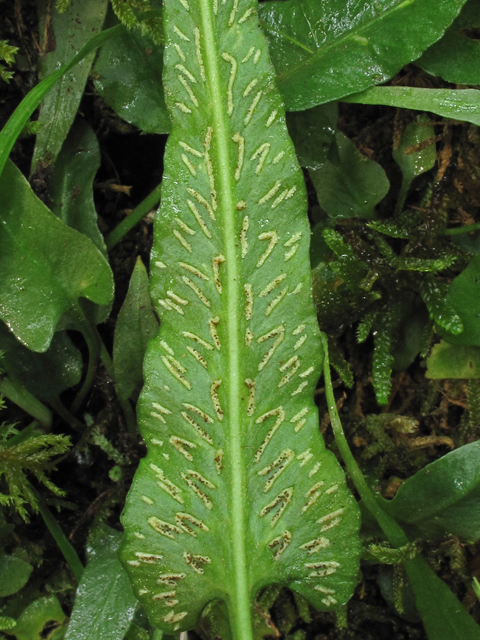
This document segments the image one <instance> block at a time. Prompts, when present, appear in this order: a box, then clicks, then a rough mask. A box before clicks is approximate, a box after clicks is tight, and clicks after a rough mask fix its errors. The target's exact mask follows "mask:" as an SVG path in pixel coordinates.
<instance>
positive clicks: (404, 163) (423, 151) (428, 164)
mask: <svg viewBox="0 0 480 640" xmlns="http://www.w3.org/2000/svg"><path fill="white" fill-rule="evenodd" d="M427 123H428V118H426V117H418V118H417V121H416V122H412V123H411V124H409V125H408V127H407V128H406V129H405V131H404V132H403V135H402V139H401V141H400V144H399V146H398V147H397V148H396V149H394V150H393V152H392V156H393V159H394V160H395V162H396V163H397V164H398V166H399V167H400V169H401V170H402V176H403V179H402V186H401V188H400V193H399V196H398V200H397V205H396V208H395V211H396V213H397V214H398V213H400V212H401V211H402V208H403V205H404V203H405V199H406V197H407V194H408V190H409V189H410V185H411V184H412V182H413V179H414V178H416V177H417V176H419V175H421V174H422V173H425V172H426V171H429V170H430V169H432V168H433V166H434V165H435V160H436V157H437V152H436V147H435V131H434V129H433V127H432V126H431V125H429V124H427Z"/></svg>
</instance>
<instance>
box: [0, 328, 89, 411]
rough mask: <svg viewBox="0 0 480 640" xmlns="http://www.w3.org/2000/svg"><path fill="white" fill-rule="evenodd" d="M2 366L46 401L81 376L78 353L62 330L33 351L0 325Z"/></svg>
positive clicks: (71, 384)
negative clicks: (45, 347)
mask: <svg viewBox="0 0 480 640" xmlns="http://www.w3.org/2000/svg"><path fill="white" fill-rule="evenodd" d="M0 351H2V352H3V357H2V358H1V361H2V367H3V368H4V369H5V371H6V373H7V374H13V375H14V376H15V377H16V378H18V379H19V380H21V382H22V384H23V386H24V387H25V388H26V389H27V390H28V391H30V393H32V394H33V395H34V396H36V397H37V398H40V400H44V401H47V402H52V400H53V401H54V400H55V399H58V397H59V395H60V394H61V393H62V392H63V391H65V390H66V389H69V388H70V387H73V386H75V385H76V384H78V383H79V382H80V379H81V377H82V356H81V354H80V352H79V350H78V349H77V348H76V347H74V346H73V344H72V342H71V340H70V338H69V337H68V336H67V334H66V333H65V332H63V331H61V332H59V333H56V334H55V335H54V337H53V340H52V343H51V345H50V348H49V349H48V350H47V351H46V352H45V353H35V352H34V351H30V349H27V348H26V347H25V346H23V344H21V343H20V342H19V341H18V340H17V339H16V338H15V337H14V335H13V334H12V333H11V332H10V331H8V329H7V328H6V327H5V325H4V324H3V323H1V324H0Z"/></svg>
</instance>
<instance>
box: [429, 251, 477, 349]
mask: <svg viewBox="0 0 480 640" xmlns="http://www.w3.org/2000/svg"><path fill="white" fill-rule="evenodd" d="M479 290H480V254H477V255H476V256H474V257H473V259H472V261H471V262H470V264H469V265H468V267H467V268H466V269H464V270H463V271H462V273H461V274H460V275H459V276H457V277H456V278H455V280H454V281H453V282H452V284H451V285H450V286H449V288H448V292H447V295H446V298H445V302H446V303H447V304H449V305H450V306H451V307H452V308H453V309H454V310H455V311H456V313H457V314H458V316H459V319H460V321H461V324H462V325H463V331H462V332H461V333H457V335H451V333H446V332H442V338H444V339H445V340H446V341H447V342H450V343H451V344H463V345H472V346H476V347H480V322H479V321H478V318H479V314H480V296H479ZM436 321H437V322H438V323H439V324H440V322H439V321H438V320H437V319H436ZM444 328H445V329H447V331H449V327H444ZM450 331H451V329H450Z"/></svg>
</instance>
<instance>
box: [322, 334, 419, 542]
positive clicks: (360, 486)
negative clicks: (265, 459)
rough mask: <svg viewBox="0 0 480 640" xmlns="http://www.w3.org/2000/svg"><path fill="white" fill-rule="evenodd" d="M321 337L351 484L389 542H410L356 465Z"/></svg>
mask: <svg viewBox="0 0 480 640" xmlns="http://www.w3.org/2000/svg"><path fill="white" fill-rule="evenodd" d="M321 339H322V346H323V349H324V353H325V355H324V361H323V375H324V377H325V393H326V397H327V403H328V412H329V414H330V420H331V423H332V429H333V433H334V436H335V442H336V444H337V447H338V449H339V451H340V455H341V456H342V459H343V461H344V462H345V465H346V467H347V470H348V473H349V475H350V477H351V479H352V481H353V484H354V485H355V488H356V490H357V491H358V493H359V495H360V497H361V499H362V500H363V503H364V504H365V506H366V507H367V509H368V510H369V511H370V513H371V514H372V515H373V516H374V517H375V519H376V520H377V522H378V524H379V526H380V527H381V529H382V531H383V532H384V534H385V536H386V537H387V539H388V541H389V542H390V544H392V545H393V546H394V547H397V548H398V547H403V546H405V545H406V544H408V543H409V542H410V541H409V539H408V538H407V536H406V535H405V533H404V531H403V529H402V528H401V527H400V526H399V525H398V524H397V523H396V522H395V520H394V519H393V518H392V517H391V516H389V515H388V514H387V513H385V511H384V510H383V509H382V507H381V506H380V504H379V503H378V501H377V498H375V496H374V495H373V493H372V492H371V490H370V488H369V486H368V485H367V483H366V482H365V478H364V477H363V473H362V472H361V470H360V467H359V466H358V464H357V462H356V460H355V458H354V457H353V455H352V452H351V451H350V447H349V445H348V442H347V439H346V437H345V434H344V432H343V428H342V424H341V422H340V417H339V415H338V411H337V405H336V403H335V398H334V395H333V387H332V379H331V376H330V362H329V358H328V342H327V336H326V335H325V334H324V333H322V334H321Z"/></svg>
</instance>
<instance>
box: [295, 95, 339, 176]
mask: <svg viewBox="0 0 480 640" xmlns="http://www.w3.org/2000/svg"><path fill="white" fill-rule="evenodd" d="M337 119H338V105H337V103H336V102H330V103H328V104H325V105H321V106H319V107H315V108H313V109H308V110H307V111H297V112H293V113H288V114H287V126H288V133H289V135H290V137H291V138H292V141H293V144H294V145H295V153H296V154H297V158H298V162H299V163H300V166H302V167H305V168H306V169H320V167H322V166H323V165H324V164H325V161H326V159H327V155H328V150H329V149H330V145H331V144H332V142H333V140H334V137H335V131H336V129H337Z"/></svg>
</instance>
